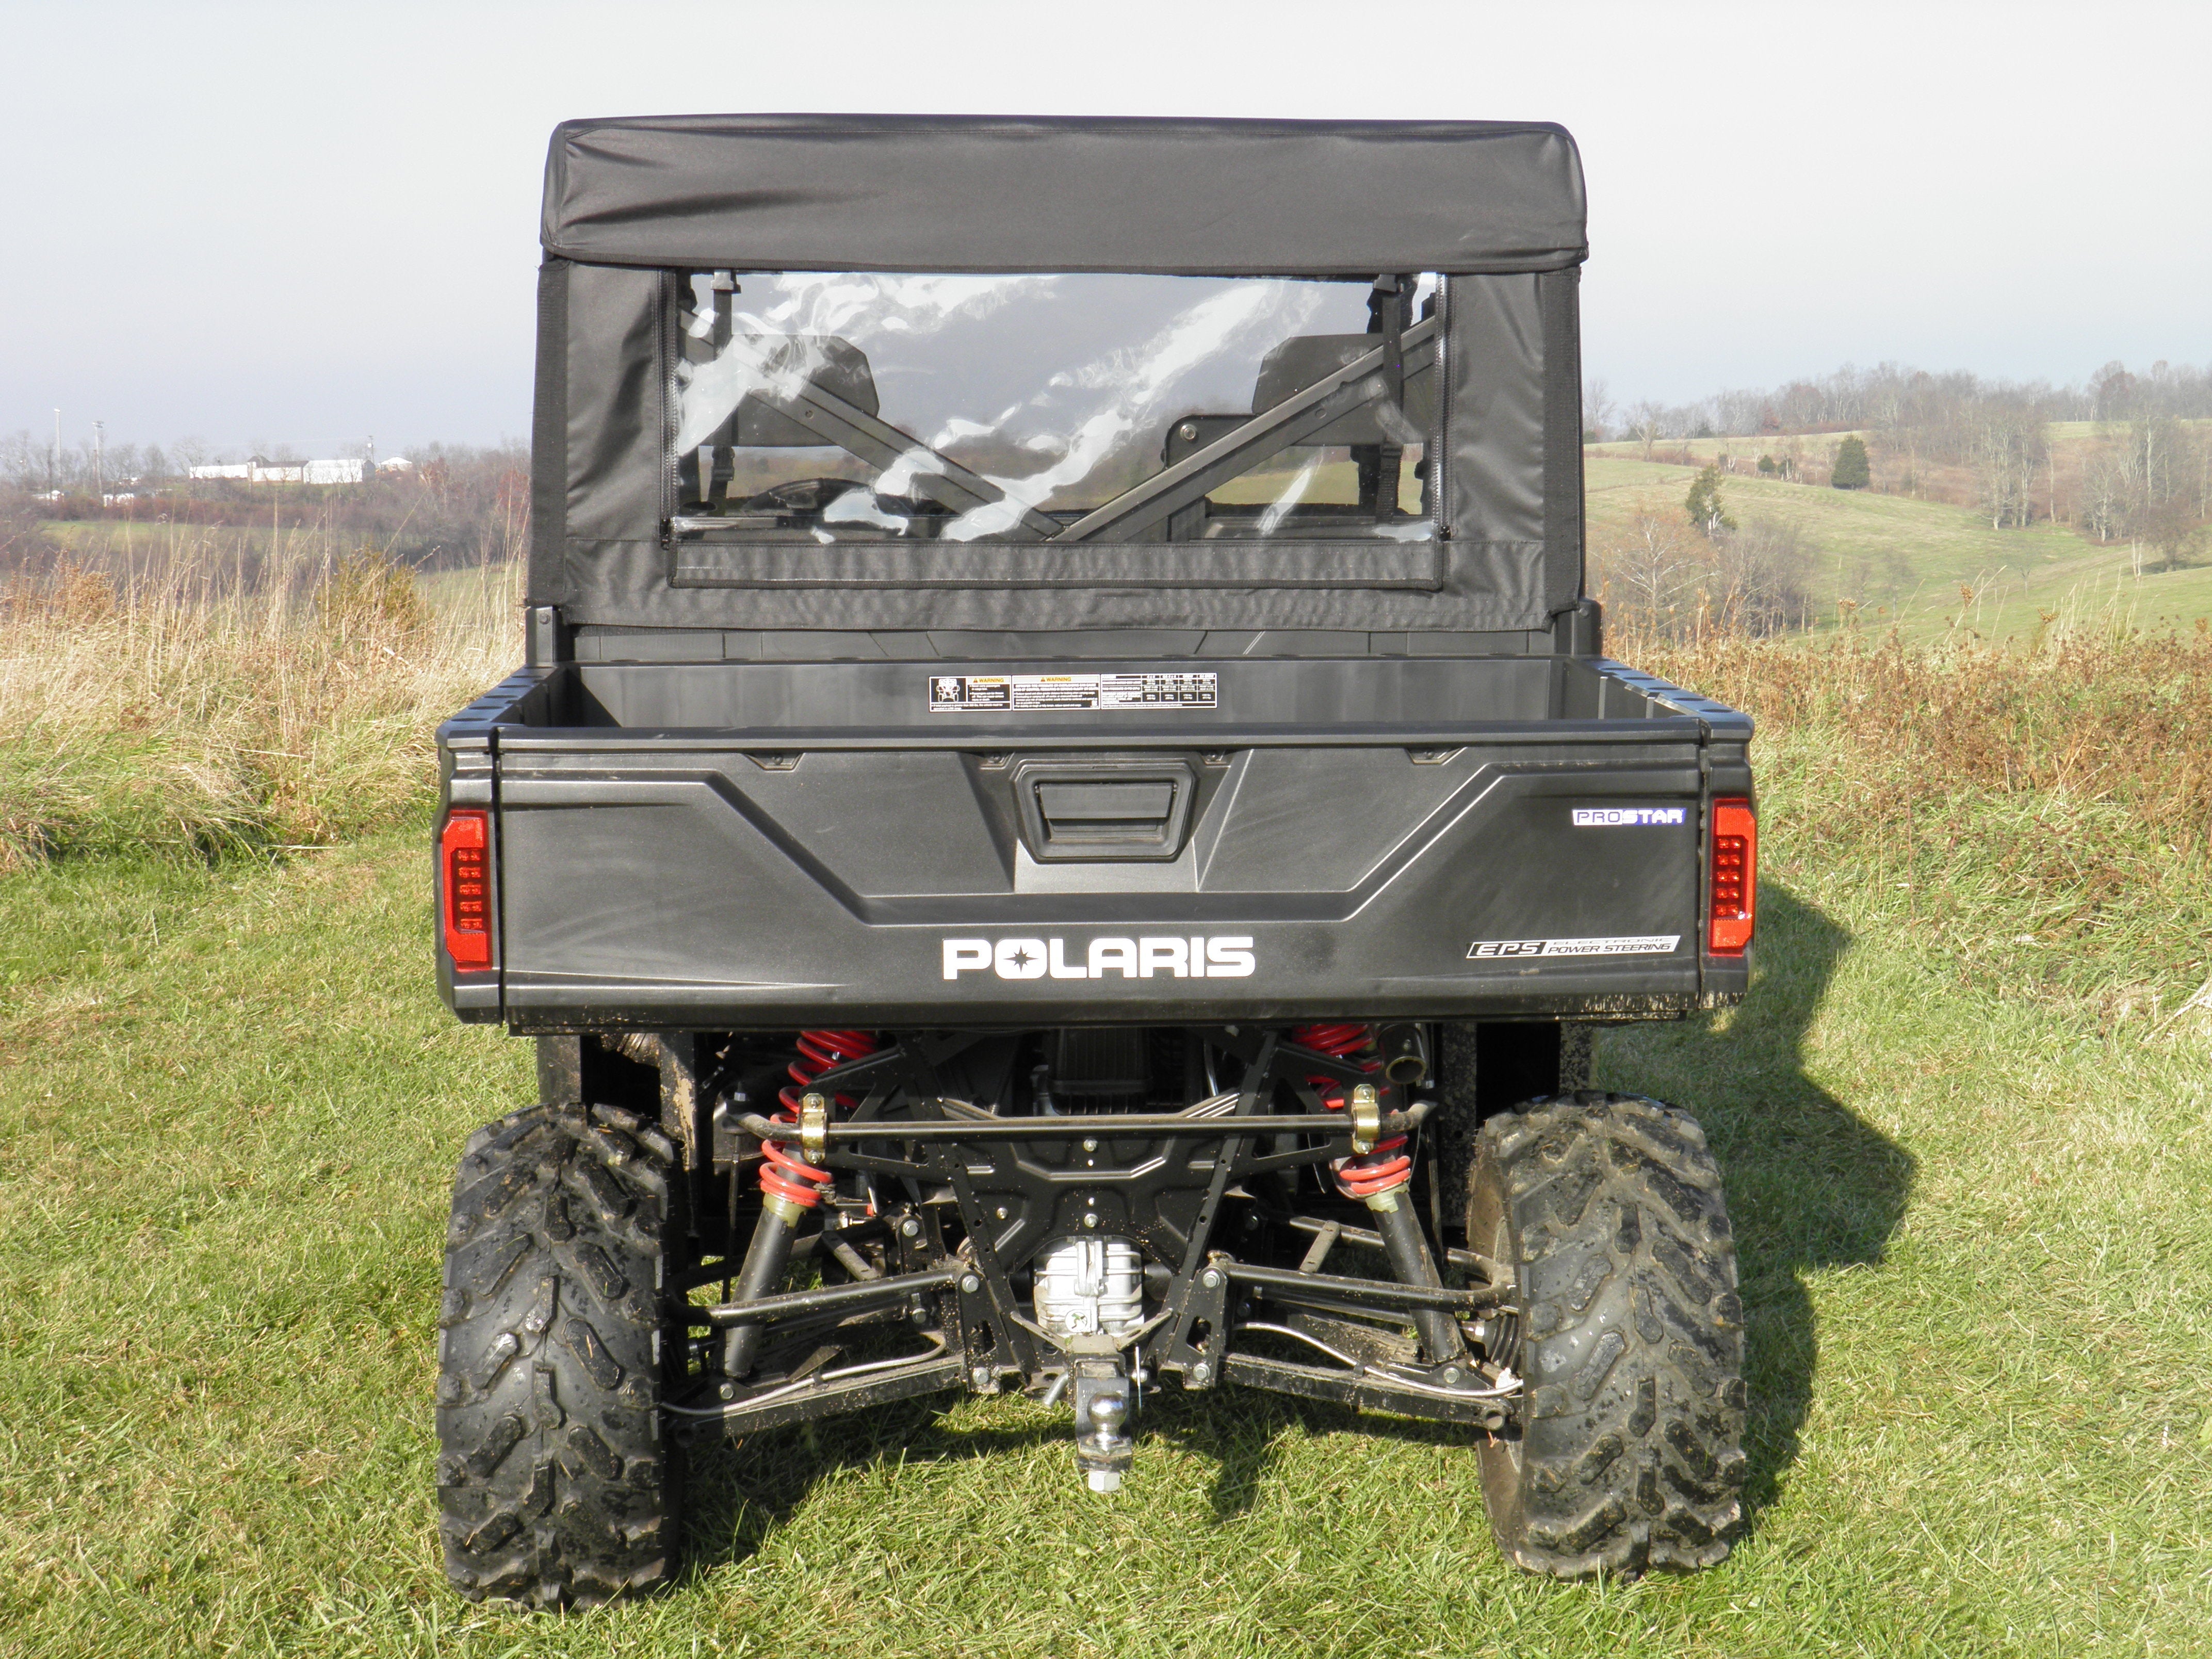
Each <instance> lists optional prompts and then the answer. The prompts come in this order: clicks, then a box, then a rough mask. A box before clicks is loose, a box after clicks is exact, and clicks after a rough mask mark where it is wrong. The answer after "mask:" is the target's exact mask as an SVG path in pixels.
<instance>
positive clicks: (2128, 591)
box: [1583, 440, 2212, 640]
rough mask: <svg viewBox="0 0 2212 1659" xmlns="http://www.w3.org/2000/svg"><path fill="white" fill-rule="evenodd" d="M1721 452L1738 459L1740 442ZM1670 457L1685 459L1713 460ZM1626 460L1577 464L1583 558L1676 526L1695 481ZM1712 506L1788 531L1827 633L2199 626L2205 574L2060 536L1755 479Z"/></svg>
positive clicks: (2042, 526)
mask: <svg viewBox="0 0 2212 1659" xmlns="http://www.w3.org/2000/svg"><path fill="white" fill-rule="evenodd" d="M1670 447H1672V446H1670ZM1683 447H1688V448H1689V449H1690V450H1691V451H1692V453H1693V454H1694V453H1701V452H1703V451H1705V450H1710V449H1711V448H1713V447H1715V446H1714V444H1713V443H1712V442H1711V441H1705V442H1702V443H1694V442H1693V443H1691V444H1688V445H1686V446H1683ZM1734 447H1735V449H1736V451H1737V452H1738V453H1739V454H1741V453H1742V451H1743V450H1744V447H1745V441H1742V440H1736V441H1734ZM1752 447H1753V448H1755V447H1756V446H1755V445H1753V446H1752ZM1626 448H1628V446H1622V445H1606V446H1601V447H1595V448H1593V450H1592V451H1591V452H1590V453H1589V454H1588V455H1587V456H1586V457H1585V459H1584V463H1583V465H1584V472H1585V477H1586V480H1587V488H1588V497H1587V499H1588V503H1589V535H1590V541H1591V544H1592V545H1593V547H1595V548H1602V547H1603V546H1604V544H1606V542H1607V540H1608V539H1609V538H1618V537H1619V536H1620V534H1621V533H1622V532H1624V531H1625V530H1626V527H1627V526H1628V523H1629V521H1630V520H1631V519H1632V517H1633V516H1634V515H1635V514H1636V513H1638V512H1639V511H1641V512H1649V513H1658V514H1662V515H1663V516H1666V517H1668V519H1670V520H1674V521H1676V522H1680V520H1681V514H1682V498H1683V496H1684V495H1686V494H1687V493H1688V490H1689V488H1690V481H1691V480H1692V478H1693V477H1696V471H1695V469H1693V468H1692V467H1688V466H1681V465H1671V464H1668V463H1665V462H1658V461H1644V460H1640V459H1636V458H1635V457H1634V456H1633V455H1632V454H1627V453H1621V452H1622V451H1623V450H1625V449H1626ZM1722 495H1723V499H1724V500H1725V501H1726V502H1727V503H1728V507H1729V513H1731V514H1732V515H1733V516H1734V517H1735V518H1736V519H1737V520H1739V521H1748V520H1753V519H1767V520H1774V521H1776V522H1778V523H1782V524H1788V525H1792V526H1796V528H1797V530H1798V531H1799V532H1801V534H1802V537H1803V538H1804V542H1805V544H1806V546H1807V548H1808V550H1809V551H1810V552H1811V553H1812V555H1813V562H1812V569H1811V571H1810V572H1809V575H1810V589H1811V592H1812V594H1813V596H1814V599H1815V601H1816V604H1817V606H1818V610H1819V613H1820V616H1819V619H1820V620H1821V621H1824V622H1827V623H1832V622H1833V621H1834V620H1835V618H1836V616H1837V605H1838V601H1839V600H1845V599H1848V600H1850V601H1851V602H1853V603H1854V604H1855V605H1857V606H1858V607H1859V608H1860V611H1861V613H1862V615H1863V617H1864V618H1865V619H1866V620H1867V621H1869V622H1870V623H1874V624H1875V625H1878V626H1884V627H1887V626H1889V625H1892V624H1895V625H1896V626H1898V627H1899V628H1900V629H1902V631H1903V632H1904V633H1905V635H1906V636H1907V637H1908V638H1912V639H1917V640H1930V639H1934V638H1936V637H1938V636H1940V635H1944V634H1946V633H1948V632H1950V631H1952V630H1954V629H1967V630H1971V631H1972V633H1973V634H1976V635H1979V636H1980V637H1983V638H1986V639H2005V638H2016V637H2020V636H2021V635H2033V634H2034V633H2036V632H2037V631H2038V630H2039V629H2041V628H2043V627H2045V626H2046V625H2047V620H2046V619H2058V620H2063V621H2064V622H2067V623H2071V624H2073V625H2075V626H2118V627H2136V628H2143V629H2164V628H2172V627H2187V626H2191V625H2192V624H2194V623H2196V621H2197V618H2199V617H2212V566H2199V567H2197V568H2186V569H2181V570H2175V571H2161V570H2156V569H2152V570H2148V571H2146V572H2145V573H2144V574H2142V575H2140V576H2138V575H2137V574H2136V569H2135V559H2134V556H2133V554H2132V553H2131V552H2130V549H2129V548H2128V546H2127V545H2126V544H2124V543H2116V544H2112V545H2111V546H2107V547H2100V546H2098V545H2097V544H2095V543H2093V542H2090V541H2086V540H2084V539H2083V538H2081V536H2079V535H2077V534H2075V532H2074V531H2073V529H2072V528H2071V527H2069V526H2063V525H2053V524H2051V523H2048V522H2039V523H2037V524H2035V525H2033V526H2030V527H2028V528H2027V529H2024V530H2019V529H2008V530H1992V529H1991V528H1990V522H1989V520H1987V519H1986V518H1984V517H1983V516H1981V515H1980V514H1978V513H1976V512H1974V511H1973V510H1972V508H1970V507H1953V506H1950V505H1948V504H1946V503H1944V502H1942V501H1918V500H1915V499H1913V498H1911V497H1910V496H1905V495H1876V494H1874V493H1872V492H1869V491H1863V490H1843V489H1829V488H1827V487H1826V486H1825V485H1808V484H1797V483H1784V482H1782V481H1781V480H1778V479H1772V478H1762V477H1759V476H1758V475H1756V474H1752V475H1749V476H1746V475H1744V474H1741V473H1736V474H1730V475H1728V476H1726V477H1723V480H1722ZM1962 590H1965V591H1962ZM1969 595H1971V597H1969Z"/></svg>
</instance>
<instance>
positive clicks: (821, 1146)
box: [799, 1090, 1374, 1168]
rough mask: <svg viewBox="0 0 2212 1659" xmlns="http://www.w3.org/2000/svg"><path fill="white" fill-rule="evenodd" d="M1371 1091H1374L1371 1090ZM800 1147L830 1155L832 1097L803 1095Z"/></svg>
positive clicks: (817, 1161)
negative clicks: (830, 1108) (830, 1101)
mask: <svg viewBox="0 0 2212 1659" xmlns="http://www.w3.org/2000/svg"><path fill="white" fill-rule="evenodd" d="M1368 1092H1369V1093H1370V1094H1372V1093H1373V1092H1374V1091H1372V1090H1370V1091H1368ZM799 1152H800V1155H801V1156H803V1157H804V1158H805V1159H806V1161H807V1162H808V1163H809V1164H814V1165H815V1166H816V1167H817V1168H819V1167H820V1165H821V1164H822V1161H823V1159H824V1158H828V1157H829V1097H828V1096H827V1095H802V1096H800V1097H799Z"/></svg>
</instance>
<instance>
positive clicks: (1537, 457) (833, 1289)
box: [436, 116, 1756, 1604]
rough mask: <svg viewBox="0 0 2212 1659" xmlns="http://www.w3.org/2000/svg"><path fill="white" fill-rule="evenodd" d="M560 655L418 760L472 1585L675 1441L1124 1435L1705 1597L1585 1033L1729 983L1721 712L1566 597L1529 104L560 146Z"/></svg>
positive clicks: (1139, 1475)
mask: <svg viewBox="0 0 2212 1659" xmlns="http://www.w3.org/2000/svg"><path fill="white" fill-rule="evenodd" d="M543 239H544V250H545V262H544V267H543V270H542V272H541V275H540V278H539V285H538V362H537V398H536V414H535V425H534V428H533V444H532V450H533V463H532V465H533V483H532V489H533V495H532V551H531V557H530V568H529V594H528V599H527V605H528V610H527V631H528V662H527V665H526V666H525V667H523V668H521V669H520V670H519V671H517V672H516V673H515V674H514V675H513V676H512V677H511V678H508V679H507V680H506V681H505V682H504V683H502V684H500V685H498V686H496V687H495V688H494V689H493V690H491V691H489V693H488V694H487V695H486V696H483V698H482V699H480V700H479V701H477V702H475V703H473V704H471V706H470V707H469V708H466V709H465V710H464V711H462V713H460V714H459V715H457V716H456V717H455V718H454V719H453V720H450V721H448V722H447V724H446V725H445V726H443V727H441V730H440V732H439V757H440V763H441V775H442V783H443V791H442V801H441V813H440V817H439V819H438V829H437V842H436V845H437V904H438V908H439V923H440V927H439V945H438V969H439V978H440V983H441V988H442V990H443V992H444V994H445V996H446V998H447V1000H448V1001H449V1002H450V1003H451V1005H452V1006H453V1011H454V1012H455V1013H456V1014H458V1015H459V1017H460V1018H463V1019H465V1020H471V1021H477V1022H483V1023H486V1024H491V1023H497V1024H504V1025H505V1026H506V1027H507V1030H509V1031H511V1032H513V1033H514V1034H516V1035H519V1036H530V1037H532V1038H534V1039H535V1040H536V1042H537V1045H538V1048H537V1052H538V1079H539V1084H540V1091H541V1092H540V1097H539V1100H538V1103H535V1104H533V1105H531V1106H528V1107H526V1108H525V1109H521V1110H520V1111H517V1112H515V1113H513V1114H512V1115H509V1116H507V1117H506V1118H503V1119H501V1121H498V1122H496V1123H495V1124H493V1125H491V1126H490V1127H488V1128H486V1129H484V1130H483V1131H482V1132H480V1133H478V1134H477V1135H476V1136H475V1137H474V1138H473V1139H471V1140H470V1142H469V1143H468V1146H467V1147H466V1148H465V1151H464V1152H463V1154H462V1157H461V1161H460V1171H459V1177H458V1179H457V1181H456V1182H455V1186H454V1193H453V1225H452V1230H451V1232H450V1233H449V1235H448V1239H447V1251H446V1261H445V1300H444V1304H443V1310H442V1314H441V1331H442V1334H441V1338H440V1346H439V1358H440V1369H439V1385H438V1418H437V1420H438V1436H439V1443H440V1447H441V1457H440V1461H439V1464H438V1481H439V1491H440V1498H441V1505H442V1515H443V1523H442V1524H443V1530H444V1540H445V1552H446V1561H447V1568H448V1571H449V1572H450V1574H451V1577H452V1579H453V1583H454V1585H455V1586H456V1587H457V1588H458V1589H459V1591H460V1592H461V1593H462V1594H463V1595H466V1596H470V1597H483V1596H501V1597H510V1598H514V1599H519V1600H523V1601H538V1602H544V1603H553V1604H572V1603H580V1602H588V1601H597V1600H600V1599H603V1598H605V1597H607V1596H610V1595H617V1594H619V1593H622V1592H625V1591H632V1590H638V1589H645V1588H647V1587H649V1586H651V1585H653V1584H654V1583H658V1582H659V1581H661V1580H663V1579H664V1578H665V1577H667V1576H668V1574H669V1573H670V1571H671V1566H672V1565H673V1564H674V1562H675V1560H676V1559H677V1553H678V1539H679V1536H680V1534H681V1529H682V1528H681V1510H680V1498H679V1493H680V1491H681V1486H680V1481H679V1475H680V1471H681V1469H682V1467H683V1463H684V1449H685V1448H686V1447H687V1446H688V1445H690V1444H692V1443H695V1442H696V1441H697V1440H698V1439H699V1438H700V1437H703V1436H708V1435H713V1434H732V1433H745V1432H750V1431H756V1430H760V1429H765V1428H768V1427H770V1426H773V1425H781V1424H789V1423H793V1422H795V1421H799V1420H800V1419H809V1418H814V1417H819V1416H823V1415H825V1414H828V1413H836V1412H851V1411H858V1410H861V1409H865V1408H866V1407H872V1406H878V1405H880V1404H882V1403H883V1402H885V1401H896V1400H900V1399H903V1398H906V1397H908V1396H914V1395H928V1394H935V1393H940V1392H948V1391H955V1390H959V1389H968V1390H970V1391H973V1392H975V1393H979V1394H994V1393H1000V1392H1004V1391H1006V1390H1012V1389H1018V1390H1021V1391H1023V1392H1024V1393H1026V1394H1029V1395H1034V1396H1036V1398H1038V1399H1040V1400H1042V1401H1045V1402H1047V1403H1048V1404H1059V1405H1064V1406H1065V1407H1066V1408H1067V1409H1068V1410H1069V1411H1070V1412H1071V1413H1072V1415H1073V1462H1074V1466H1075V1472H1076V1473H1077V1474H1079V1476H1080V1477H1081V1479H1082V1480H1083V1481H1084V1482H1085V1483H1087V1485H1088V1486H1089V1487H1090V1488H1091V1491H1093V1492H1112V1491H1113V1490H1115V1488H1116V1487H1118V1486H1121V1485H1122V1484H1123V1483H1124V1482H1126V1481H1131V1480H1135V1481H1141V1480H1144V1479H1145V1458H1144V1455H1143V1438H1142V1437H1141V1435H1139V1434H1138V1433H1137V1432H1136V1431H1137V1429H1138V1425H1139V1423H1140V1421H1141V1407H1142V1405H1143V1402H1144V1401H1145V1399H1146V1395H1148V1394H1150V1393H1151V1392H1152V1391H1154V1390H1158V1389H1165V1388H1170V1387H1172V1388H1176V1389H1198V1390H1203V1389H1217V1388H1221V1387H1225V1386H1228V1387H1232V1388H1237V1389H1278V1390H1281V1391H1284V1392H1286V1393H1290V1394H1293V1395H1304V1396H1307V1397H1310V1398H1313V1399H1317V1400H1328V1401H1340V1402H1344V1403H1346V1404H1349V1405H1352V1406H1354V1407H1359V1408H1362V1409H1364V1410H1368V1411H1373V1412H1382V1413H1396V1414H1399V1415H1401V1416H1411V1417H1419V1418H1431V1419H1440V1420H1442V1421H1444V1422H1448V1423H1454V1424H1460V1425H1465V1428H1466V1431H1467V1433H1468V1442H1469V1446H1470V1449H1471V1454H1472V1455H1471V1456H1470V1459H1469V1465H1468V1475H1469V1479H1470V1480H1472V1479H1474V1478H1476V1475H1477V1472H1478V1471H1479V1473H1480V1480H1481V1484H1482V1491H1483V1496H1484V1498H1485V1500H1486V1504H1487V1505H1488V1508H1489V1512H1490V1515H1491V1516H1492V1521H1493V1523H1494V1525H1495V1528H1496V1531H1497V1534H1498V1541H1499V1544H1500V1546H1501V1547H1502V1548H1503V1549H1504V1552H1505V1553H1506V1554H1507V1555H1508V1556H1509V1557H1510V1558H1511V1559H1513V1560H1514V1561H1516V1562H1517V1563H1519V1564H1520V1565H1522V1566H1524V1567H1527V1568H1528V1569H1531V1570H1533V1571H1539V1572H1545V1573H1551V1574H1555V1575H1558V1576H1561V1577H1572V1576H1579V1575H1586V1574H1595V1573H1612V1574H1620V1575H1632V1574H1635V1573H1638V1572H1640V1571H1646V1570H1649V1569H1653V1568H1661V1567H1677V1568H1686V1567H1696V1566H1701V1565H1707V1564H1709V1563H1711V1562H1714V1561H1717V1560H1718V1559H1720V1558H1721V1557H1722V1556H1723V1554H1725V1553H1726V1552H1727V1549H1728V1547H1729V1537H1730V1534H1731V1531H1732V1529H1733V1528H1734V1527H1735V1523H1736V1522H1737V1518H1738V1514H1739V1509H1738V1498H1737V1494H1738V1489H1739V1487H1740V1486H1741V1480H1742V1475H1743V1468H1744V1462H1743V1455H1742V1452H1741V1449H1740V1447H1739V1442H1740V1440H1741V1434H1742V1427H1743V1421H1744V1390H1743V1383H1742V1380H1741V1367H1742V1353H1743V1333H1742V1315H1741V1307H1740V1304H1739V1303H1738V1300H1737V1297H1736V1290H1735V1261H1734V1258H1733V1255H1732V1254H1731V1248H1730V1242H1729V1225H1728V1220H1727V1215H1726V1212H1725V1209H1724V1207H1723V1201H1722V1196H1721V1182H1720V1176H1719V1174H1718V1172H1717V1170H1716V1168H1715V1165H1714V1162H1713V1158H1712V1157H1711V1153H1710V1152H1708V1150H1707V1148H1706V1146H1705V1139H1704V1137H1703V1136H1702V1135H1701V1134H1700V1133H1699V1129H1698V1127H1697V1125H1696V1123H1695V1122H1693V1121H1692V1119H1691V1118H1690V1116H1689V1115H1687V1114H1686V1113H1685V1112H1683V1111H1681V1110H1680V1109H1677V1108H1674V1107H1671V1106H1665V1105H1661V1104H1660V1103H1657V1102H1656V1101H1652V1100H1649V1099H1645V1098H1643V1097H1638V1096H1632V1095H1618V1094H1602V1093H1596V1092H1593V1091H1590V1090H1589V1088H1588V1087H1587V1086H1586V1084H1587V1064H1586V1055H1587V1054H1588V1031H1589V1027H1591V1026H1594V1025H1600V1024H1611V1023H1617V1022H1621V1021H1627V1020H1648V1019H1671V1018H1680V1017H1682V1016H1684V1015H1686V1014H1688V1013H1690V1012H1692V1011H1694V1010H1699V1009H1706V1008H1713V1007H1717V1006H1726V1005H1728V1004H1730V1003H1733V1002H1735V1001H1736V1000H1739V999H1740V998H1741V996H1742V994H1743V993H1744V988H1745V984H1746V979H1747V951H1748V948H1749V945H1750V942H1751V933H1752V913H1753V896H1754V868H1753V865H1754V858H1755V840H1756V831H1755V826H1754V822H1753V804H1752V781H1751V773H1750V771H1749V769H1748V764H1747V756H1746V750H1747V744H1748V743H1749V741H1750V738H1751V723H1750V722H1749V721H1748V720H1747V719H1745V718H1744V717H1743V716H1742V715H1741V714H1737V713H1735V712H1734V711H1732V710H1730V709H1728V708H1723V707H1721V706H1719V705H1717V704H1716V703H1714V702H1711V701H1709V700H1708V699H1705V698H1704V697H1700V696H1696V695H1694V694H1692V693H1690V692H1687V691H1685V690H1681V689H1680V688H1678V687H1676V686H1673V685H1669V684H1665V683H1663V682H1661V681H1659V680H1656V679H1654V678H1651V677H1650V676H1648V675H1644V674H1640V673H1638V672H1636V671H1634V670H1632V669H1630V668H1627V667H1626V666H1624V665H1621V664H1620V663H1618V662H1613V661H1611V660H1609V659H1607V657H1606V656H1605V655H1604V654H1603V652H1602V650H1601V645H1600V636H1599V621H1600V619H1599V614H1598V609H1597V607H1596V605H1594V604H1593V603H1592V602H1591V601H1590V600H1589V599H1586V598H1585V597H1584V596H1583V520H1582V504H1583V493H1582V469H1581V453H1582V449H1581V437H1582V435H1581V410H1580V398H1579V380H1580V374H1579V365H1578V362H1577V333H1578V323H1577V300H1576V295H1577V278H1578V275H1579V268H1580V265H1581V263H1582V260H1583V257H1584V254H1585V252H1586V249H1585V245H1584V238H1583V184H1582V176H1581V170H1580V166H1579V162H1578V160H1577V155H1576V150H1575V147H1574V143H1573V142H1572V140H1571V138H1570V137H1568V135H1567V134H1566V133H1565V131H1562V130H1560V129H1559V128H1558V127H1554V126H1548V125H1507V124H1495V123H1480V122H1356V123H1334V122H1291V121H1181V120H1091V119H1083V120H1062V119H1007V118H989V119H959V118H877V117H846V116H744V117H676V118H662V119H636V120H605V121H577V122H572V123H569V124H568V125H563V126H562V127H561V128H560V129H559V130H558V131H556V133H555V135H554V138H553V143H552V151H551V157H550V165H549V167H548V172H547V180H546V191H545V202H544V228H543Z"/></svg>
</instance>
